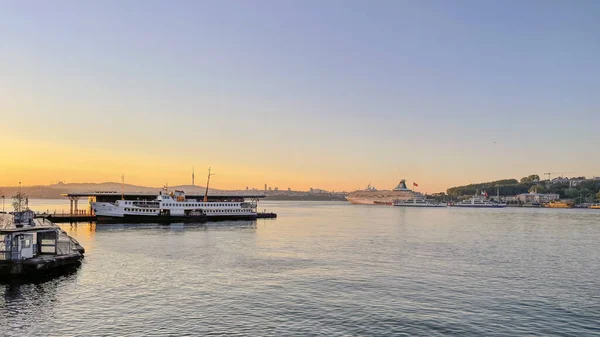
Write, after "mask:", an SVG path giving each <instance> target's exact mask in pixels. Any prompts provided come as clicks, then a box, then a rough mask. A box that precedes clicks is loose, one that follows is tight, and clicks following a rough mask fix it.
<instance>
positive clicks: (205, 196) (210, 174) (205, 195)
mask: <svg viewBox="0 0 600 337" xmlns="http://www.w3.org/2000/svg"><path fill="white" fill-rule="evenodd" d="M214 175H215V174H214V173H210V167H209V168H208V179H207V180H206V190H205V191H204V202H208V184H209V183H210V176H214Z"/></svg>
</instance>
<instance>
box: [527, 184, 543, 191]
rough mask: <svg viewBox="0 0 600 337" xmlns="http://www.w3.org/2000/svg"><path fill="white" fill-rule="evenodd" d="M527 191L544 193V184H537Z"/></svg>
mask: <svg viewBox="0 0 600 337" xmlns="http://www.w3.org/2000/svg"><path fill="white" fill-rule="evenodd" d="M529 192H536V193H546V186H544V185H541V184H537V185H533V186H531V187H530V188H529Z"/></svg>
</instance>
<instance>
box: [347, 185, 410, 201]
mask: <svg viewBox="0 0 600 337" xmlns="http://www.w3.org/2000/svg"><path fill="white" fill-rule="evenodd" d="M414 196H415V192H413V191H412V190H410V189H408V188H407V187H406V180H404V179H402V180H401V181H400V183H399V184H398V185H397V186H396V187H394V188H393V189H392V190H391V191H390V190H377V189H376V188H375V187H372V186H371V185H370V184H369V186H368V187H367V188H366V189H364V190H359V191H354V192H352V193H350V194H349V195H348V196H346V199H347V200H348V201H349V202H351V203H353V204H363V205H391V204H392V203H393V202H394V201H395V200H408V199H411V198H414Z"/></svg>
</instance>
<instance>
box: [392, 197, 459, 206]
mask: <svg viewBox="0 0 600 337" xmlns="http://www.w3.org/2000/svg"><path fill="white" fill-rule="evenodd" d="M393 205H394V206H400V207H448V204H446V203H442V202H437V201H435V200H427V199H426V198H425V197H423V196H422V195H419V196H415V197H414V198H412V199H408V200H396V201H394V203H393Z"/></svg>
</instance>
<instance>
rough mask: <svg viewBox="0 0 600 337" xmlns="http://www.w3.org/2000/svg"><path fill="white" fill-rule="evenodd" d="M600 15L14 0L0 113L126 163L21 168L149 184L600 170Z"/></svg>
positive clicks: (439, 6)
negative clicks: (207, 171)
mask: <svg viewBox="0 0 600 337" xmlns="http://www.w3.org/2000/svg"><path fill="white" fill-rule="evenodd" d="M599 17H600V3H598V2H595V1H574V2H567V1H456V2H450V1H326V2H322V1H295V2H293V1H215V2H209V1H175V2H167V1H144V2H140V1H97V2H94V1H86V2H81V1H56V2H29V3H25V2H18V1H13V2H5V3H3V8H2V10H1V11H0V29H1V31H2V32H3V33H2V38H1V39H2V43H1V44H0V66H1V69H2V73H3V74H4V76H2V77H1V78H0V111H1V112H2V116H3V119H5V121H6V122H7V123H6V124H7V125H11V124H14V123H19V122H22V121H24V120H26V121H28V122H29V123H28V124H29V125H28V126H27V130H28V131H27V132H23V130H21V129H20V128H9V129H8V130H7V134H9V135H10V136H12V137H10V139H15V138H14V136H15V135H19V137H21V138H24V139H23V142H22V143H21V144H48V146H50V147H52V148H58V149H64V151H66V152H68V153H85V156H86V157H89V161H91V162H94V161H96V162H101V161H109V162H111V161H114V162H111V163H110V165H108V166H107V169H103V170H102V171H101V172H98V171H94V170H93V169H92V167H88V166H87V165H86V164H85V162H84V163H82V164H81V165H79V168H72V167H68V168H67V167H66V165H60V164H53V165H46V166H44V165H42V164H39V165H41V166H40V167H37V169H35V170H33V169H31V170H30V173H28V170H27V169H26V167H25V169H21V170H18V174H17V170H16V169H15V168H14V167H12V168H9V167H5V168H4V169H5V170H6V171H7V172H9V173H10V174H6V175H5V176H10V178H11V179H13V178H14V179H17V178H19V179H25V180H27V179H29V180H30V181H33V180H34V179H41V178H39V177H43V178H44V179H50V177H57V176H58V177H63V176H64V175H67V176H68V177H71V176H72V177H76V178H71V180H72V179H79V180H88V181H103V180H106V179H110V177H112V176H115V178H113V179H110V180H118V177H119V176H120V172H122V171H124V170H128V171H132V172H129V176H132V177H134V178H132V179H134V182H136V181H135V179H136V178H135V177H136V176H138V173H137V172H139V171H144V172H148V171H149V170H152V169H153V167H157V165H158V164H157V163H160V165H158V166H160V167H161V168H160V169H157V170H156V173H155V174H153V173H145V174H144V175H141V174H139V178H138V181H137V182H139V183H146V184H153V185H160V184H161V183H162V182H163V181H164V180H165V176H169V177H170V179H171V180H172V181H174V182H176V181H177V179H180V180H181V182H182V183H183V182H187V180H188V177H187V176H188V174H187V171H189V167H190V166H191V165H194V164H195V165H196V166H200V167H203V166H208V165H213V167H217V168H219V169H220V170H221V172H222V173H223V178H221V179H222V180H221V182H220V183H221V184H223V185H224V187H234V186H238V185H241V187H243V186H245V185H250V186H257V187H258V186H262V184H263V183H264V182H268V183H269V184H270V185H273V186H280V187H286V186H291V187H295V188H306V187H308V186H313V187H321V188H327V189H346V190H351V189H355V188H359V187H363V185H366V184H367V183H369V182H372V183H374V184H377V186H378V187H379V188H385V187H387V188H391V187H393V186H394V185H395V184H396V183H397V181H398V180H399V179H401V178H406V179H408V180H409V181H418V182H419V183H420V185H421V186H425V188H426V189H429V190H431V191H437V190H444V189H445V188H446V187H449V186H452V185H455V184H462V183H469V182H474V181H480V180H492V179H497V178H504V177H517V178H518V177H520V176H522V175H527V174H530V173H538V174H541V173H543V172H547V171H571V172H576V173H577V174H580V175H594V174H596V175H600V159H599V158H600V156H597V155H595V153H597V146H598V144H600V135H599V132H598V125H600V123H599V122H600V117H599V115H600V112H599V108H600V104H599V103H600V98H599V97H600V95H598V92H600V65H599V62H598V60H600V20H598V18H599ZM49 129H51V130H53V132H51V133H49V132H47V130H49ZM99 135H103V136H102V138H99V137H100V136H99ZM106 135H109V136H108V137H106ZM20 146H21V147H19V146H17V147H16V148H17V149H23V150H27V149H28V148H31V146H34V145H20ZM107 153H109V154H110V153H115V158H120V159H119V160H116V159H114V160H113V159H110V158H111V157H109V158H107V157H106V154H107ZM128 158H129V159H128ZM166 162H168V163H172V165H167V164H165V163H166ZM171 166H173V167H178V169H171V168H170V167H171ZM1 169H2V167H0V170H1ZM179 176H181V177H179ZM34 177H36V178H34ZM63 179H65V180H66V179H69V178H63ZM5 183H6V182H5ZM216 183H217V182H216ZM225 185H227V186H225Z"/></svg>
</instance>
